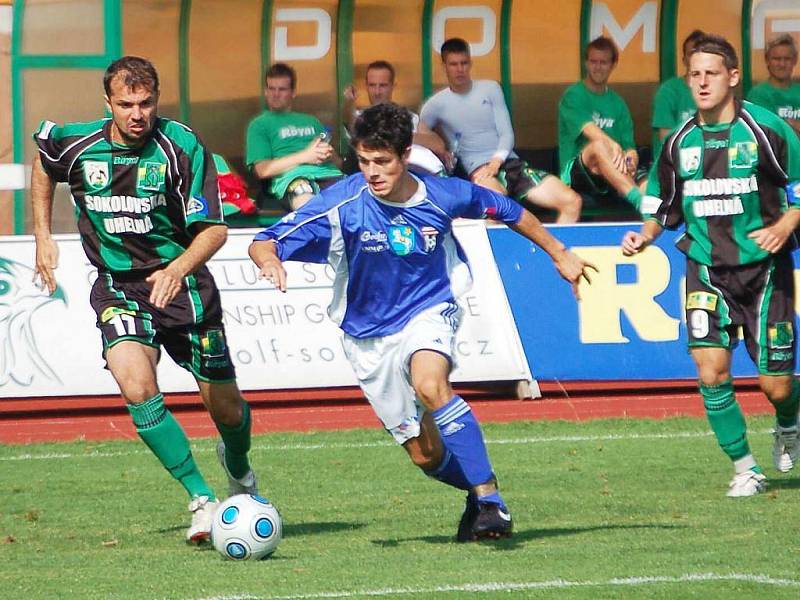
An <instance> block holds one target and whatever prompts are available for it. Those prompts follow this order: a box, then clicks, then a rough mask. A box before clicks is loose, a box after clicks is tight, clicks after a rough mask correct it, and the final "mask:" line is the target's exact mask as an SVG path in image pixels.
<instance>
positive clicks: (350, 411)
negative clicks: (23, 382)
mask: <svg viewBox="0 0 800 600" xmlns="http://www.w3.org/2000/svg"><path fill="white" fill-rule="evenodd" d="M540 385H541V388H542V393H543V395H544V398H541V399H538V400H518V399H516V398H515V397H514V393H513V390H511V389H509V388H508V386H507V385H505V386H504V385H494V386H492V385H482V386H472V387H465V386H462V387H457V388H456V391H457V392H459V393H460V394H461V395H463V396H464V397H465V398H466V399H467V400H468V401H469V403H470V404H471V406H472V408H473V410H474V411H475V414H476V415H477V417H478V419H479V420H480V421H482V422H509V421H518V420H540V419H566V420H572V421H583V420H587V419H600V418H614V417H628V418H665V417H673V416H702V415H704V414H705V413H704V410H703V403H702V400H701V399H700V396H699V394H698V393H697V391H696V389H695V388H694V383H693V382H686V381H683V382H644V383H642V382H570V383H568V384H567V383H565V384H563V385H562V384H560V383H558V382H540ZM736 388H737V399H738V401H739V403H740V404H741V406H742V409H743V410H744V412H745V413H746V414H765V413H770V412H772V408H771V406H770V404H769V402H768V401H767V400H766V399H765V398H764V396H763V394H761V393H760V392H759V391H758V389H757V387H756V382H755V380H752V379H743V380H737V383H736ZM246 396H247V398H248V401H249V402H250V404H251V407H252V414H253V432H254V433H268V432H277V431H314V430H338V429H353V428H363V427H380V424H379V422H378V420H377V419H376V417H375V416H374V414H373V413H372V409H371V408H370V407H369V405H367V403H366V400H364V399H363V397H361V395H360V392H359V391H358V390H357V389H353V388H347V389H336V390H291V391H287V390H282V391H268V392H248V393H246ZM167 404H168V405H169V406H170V407H171V408H172V410H173V412H174V413H175V415H176V416H177V418H178V420H179V421H180V422H181V424H182V425H183V427H184V429H185V430H186V432H187V434H188V435H189V436H190V437H210V436H215V435H217V431H216V429H215V428H214V424H213V423H212V422H211V419H210V418H209V417H208V414H207V413H206V412H205V410H203V409H202V405H201V403H200V400H199V398H198V397H197V395H196V394H171V395H168V396H167ZM123 438H128V439H137V435H136V431H135V430H134V428H133V425H132V423H131V420H130V417H129V416H128V413H127V411H126V410H125V408H124V406H123V405H122V402H121V400H120V399H119V398H118V397H111V396H104V397H69V398H63V397H62V398H34V399H31V398H25V399H4V400H0V443H4V444H29V443H38V442H53V441H68V440H78V439H85V440H108V439H123Z"/></svg>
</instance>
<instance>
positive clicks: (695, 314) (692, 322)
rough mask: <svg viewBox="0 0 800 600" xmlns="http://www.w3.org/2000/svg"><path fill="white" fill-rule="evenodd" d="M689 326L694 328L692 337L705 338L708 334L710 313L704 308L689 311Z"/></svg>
mask: <svg viewBox="0 0 800 600" xmlns="http://www.w3.org/2000/svg"><path fill="white" fill-rule="evenodd" d="M689 327H691V328H692V337H693V338H695V339H700V338H704V337H706V336H707V335H708V313H707V312H706V311H704V310H693V311H692V312H690V313H689Z"/></svg>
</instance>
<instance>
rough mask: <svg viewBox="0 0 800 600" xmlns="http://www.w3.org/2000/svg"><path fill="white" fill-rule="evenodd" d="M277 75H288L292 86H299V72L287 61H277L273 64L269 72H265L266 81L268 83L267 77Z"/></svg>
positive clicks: (273, 77)
mask: <svg viewBox="0 0 800 600" xmlns="http://www.w3.org/2000/svg"><path fill="white" fill-rule="evenodd" d="M276 77H288V78H289V85H290V86H291V88H292V89H295V87H296V86H297V73H295V72H294V69H293V68H292V67H290V66H289V65H287V64H286V63H282V62H277V63H275V64H273V65H271V66H270V67H269V69H267V72H266V73H264V82H265V83H266V81H267V79H275V78H276Z"/></svg>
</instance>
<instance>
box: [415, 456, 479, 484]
mask: <svg viewBox="0 0 800 600" xmlns="http://www.w3.org/2000/svg"><path fill="white" fill-rule="evenodd" d="M425 474H426V475H428V476H429V477H433V478H434V479H438V480H439V481H441V482H442V483H446V484H447V485H452V486H453V487H454V488H458V489H459V490H467V491H469V490H471V489H472V486H471V485H470V484H469V482H468V481H467V478H466V476H465V475H464V471H462V470H461V465H460V464H458V459H456V457H455V456H453V453H452V452H450V451H449V450H448V449H447V448H445V449H444V454H443V455H442V462H441V463H439V466H438V467H436V468H435V469H434V470H433V471H425Z"/></svg>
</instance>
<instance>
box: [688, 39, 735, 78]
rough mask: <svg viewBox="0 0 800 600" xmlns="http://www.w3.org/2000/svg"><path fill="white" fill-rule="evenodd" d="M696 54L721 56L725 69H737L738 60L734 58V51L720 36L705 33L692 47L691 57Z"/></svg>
mask: <svg viewBox="0 0 800 600" xmlns="http://www.w3.org/2000/svg"><path fill="white" fill-rule="evenodd" d="M698 52H703V53H705V54H716V55H717V56H721V57H722V62H723V63H724V64H725V68H726V69H728V70H729V71H730V70H731V69H738V68H739V58H738V57H737V56H736V49H735V48H734V47H733V45H731V43H730V42H729V41H728V40H726V39H725V38H724V37H722V36H721V35H714V34H713V33H707V34H706V35H704V36H703V37H701V38H700V39H699V40H697V43H696V44H695V45H694V50H692V55H694V54H697V53H698Z"/></svg>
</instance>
